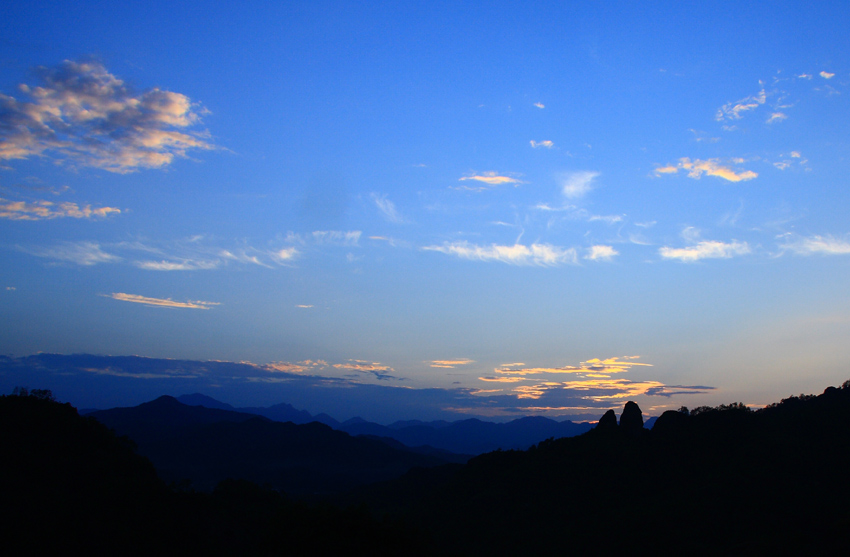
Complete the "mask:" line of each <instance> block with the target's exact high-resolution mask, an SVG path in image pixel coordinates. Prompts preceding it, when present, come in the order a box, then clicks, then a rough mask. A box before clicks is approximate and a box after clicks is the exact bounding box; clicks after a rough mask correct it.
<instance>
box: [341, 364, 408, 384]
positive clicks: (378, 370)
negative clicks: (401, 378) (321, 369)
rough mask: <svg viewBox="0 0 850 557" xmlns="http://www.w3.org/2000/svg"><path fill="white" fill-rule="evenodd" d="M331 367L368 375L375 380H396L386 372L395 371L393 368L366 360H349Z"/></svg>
mask: <svg viewBox="0 0 850 557" xmlns="http://www.w3.org/2000/svg"><path fill="white" fill-rule="evenodd" d="M333 367H335V368H337V369H350V370H352V371H357V372H360V373H368V374H372V375H374V376H375V378H377V379H379V380H381V381H386V380H388V379H398V377H395V376H393V375H390V374H389V373H387V372H390V371H395V370H394V369H393V368H391V367H390V366H387V365H383V364H381V363H380V362H369V361H367V360H349V361H348V362H347V363H344V364H333Z"/></svg>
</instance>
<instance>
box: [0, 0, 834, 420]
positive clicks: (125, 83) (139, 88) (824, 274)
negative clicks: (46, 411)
mask: <svg viewBox="0 0 850 557" xmlns="http://www.w3.org/2000/svg"><path fill="white" fill-rule="evenodd" d="M848 12H850V9H848V7H847V5H845V4H843V3H840V2H816V3H814V4H812V3H810V2H807V3H803V2H749V3H740V2H707V3H704V4H702V5H700V6H692V5H689V4H687V3H681V2H650V3H634V2H620V3H618V2H605V3H597V2H551V3H550V2H535V3H533V5H531V6H529V5H528V4H527V3H519V2H516V3H512V2H501V3H458V2H450V3H443V4H441V3H434V2H427V3H411V2H399V3H378V2H373V3H371V2H370V3H366V5H363V3H347V2H314V1H311V2H285V3H282V2H268V3H263V2H255V3H251V5H250V6H242V5H239V6H237V5H232V6H228V5H224V4H223V3H214V2H193V3H174V2H156V1H146V2H143V3H142V2H139V3H135V2H120V3H114V2H87V1H82V2H74V3H68V2H55V3H50V2H37V1H36V2H7V3H4V6H3V7H2V8H0V37H2V39H0V69H1V71H0V319H2V323H3V326H2V327H1V328H0V353H3V354H7V355H14V356H16V357H20V356H26V355H29V354H35V353H38V352H47V353H58V354H74V353H89V354H111V355H131V354H136V355H140V356H146V357H151V358H173V359H184V360H224V361H232V362H250V363H251V364H255V367H254V368H253V369H261V370H264V371H263V373H265V374H267V376H268V378H274V377H289V376H290V375H296V376H297V375H300V376H305V377H309V378H312V379H311V380H316V381H320V380H324V379H330V380H332V381H333V384H335V385H337V386H338V388H339V393H343V394H342V395H339V399H340V400H342V399H344V398H345V397H344V392H345V389H349V390H351V389H354V388H356V387H357V386H363V385H370V386H377V387H381V389H379V390H380V391H381V392H382V393H384V395H382V396H383V398H387V399H389V398H392V395H393V393H396V394H397V393H402V391H410V390H411V389H413V390H415V389H424V390H423V392H428V393H435V392H441V393H443V394H445V395H446V396H455V395H462V399H463V400H467V401H468V400H475V401H476V404H466V403H458V402H457V400H458V399H454V400H455V403H453V404H449V403H445V404H444V405H443V409H444V410H445V412H447V414H446V415H456V416H457V417H463V416H464V415H468V414H473V415H485V416H491V417H495V418H499V417H502V418H504V417H507V416H514V415H517V414H540V415H548V416H564V417H576V416H579V417H580V416H585V417H588V418H590V419H597V418H598V417H599V416H600V415H601V412H600V411H599V409H600V408H601V409H603V410H604V409H605V408H608V407H615V408H621V407H622V404H623V403H624V402H625V400H628V399H631V400H636V401H637V402H638V403H639V404H640V405H641V407H642V408H643V409H644V412H645V413H648V414H652V415H658V414H659V413H660V412H662V411H663V410H665V409H671V408H678V407H679V406H681V405H687V406H691V407H693V406H698V405H702V404H712V405H714V404H720V403H728V402H732V401H741V402H744V403H746V404H751V405H760V404H766V403H769V402H773V401H776V400H779V399H780V398H782V397H785V396H788V395H791V394H798V393H800V392H805V393H809V392H820V391H822V390H823V389H824V388H825V387H826V386H828V385H836V384H840V383H842V382H843V381H844V380H846V379H848V378H850V369H848V366H847V364H846V362H847V360H848V356H850V342H848V339H850V280H848V278H850V273H848V271H850V223H848V209H850V188H848V185H847V181H848V176H850V173H848V170H850V141H848V131H847V130H848V129H850V32H849V31H850V28H848V27H849V26H848V21H850V17H848V16H850V13H848ZM246 369H247V368H246ZM276 373H278V374H288V375H285V376H284V375H277V376H275V374H276ZM131 375H132V374H131ZM131 375H125V378H130V377H131ZM136 375H137V377H131V378H132V379H133V380H132V381H128V382H126V389H127V390H128V391H129V392H131V393H132V392H134V389H136V388H135V387H133V385H134V384H141V383H143V382H145V381H149V380H151V379H152V378H153V377H152V376H150V377H145V374H136ZM93 377H96V378H103V377H106V375H104V374H102V373H100V374H94V376H93ZM19 379H20V377H15V378H14V380H15V381H18V380H19ZM41 379H42V378H39V377H37V376H36V375H35V374H33V375H32V381H31V382H30V387H47V388H49V387H50V386H51V385H42V384H39V383H40V381H41ZM104 380H105V379H104ZM11 381H12V378H10V377H9V376H3V377H0V384H2V386H3V387H4V389H5V390H6V391H7V392H8V391H9V390H10V389H11V386H9V385H7V383H9V384H11ZM86 381H88V382H87V383H86V385H89V386H88V387H87V392H89V394H90V396H89V398H87V399H86V400H79V401H78V400H70V402H72V403H78V404H79V405H88V406H100V407H108V406H110V405H113V404H114V403H115V402H116V401H117V400H119V398H120V400H121V401H127V400H131V399H132V396H130V395H127V393H125V396H124V397H123V398H121V397H118V398H115V396H113V395H114V392H113V391H112V390H108V389H106V388H105V387H104V391H103V393H104V394H103V396H102V397H100V398H98V387H97V385H98V383H97V382H96V381H95V382H91V378H88V379H86ZM246 381H247V379H246ZM195 384H196V385H197V389H194V390H198V391H201V392H204V393H205V394H209V395H212V396H216V398H219V399H220V400H224V401H226V402H232V403H234V404H249V403H251V401H261V402H262V403H272V402H290V403H292V404H293V405H295V406H296V407H306V406H309V404H307V403H306V401H299V400H292V399H288V400H283V398H284V397H285V396H295V395H292V393H286V392H283V391H275V383H273V382H268V381H265V382H264V381H257V380H254V381H253V382H251V385H253V386H254V389H255V390H254V391H251V390H250V389H248V390H245V389H235V388H233V390H230V391H229V390H228V389H227V388H224V387H222V382H221V381H218V380H214V379H213V378H206V379H205V378H204V377H203V374H200V375H198V378H197V381H196V383H195ZM246 384H247V383H246ZM157 385H159V383H157ZM162 385H163V387H162V389H161V390H163V392H165V391H166V390H167V385H168V382H167V381H164V382H163V383H162ZM12 386H13V385H12ZM191 386H192V384H189V387H191ZM175 388H176V387H175ZM187 388H188V387H187ZM146 389H147V387H146ZM370 389H373V390H374V388H373V387H370ZM107 392H109V393H110V394H109V396H107V395H106V394H105V393H107ZM138 392H139V393H141V392H145V393H147V391H146V390H144V389H138ZM182 392H184V389H183V385H182V384H181V392H173V393H168V394H181V393H182ZM237 392H238V395H237ZM370 392H371V391H370ZM57 394H58V395H59V398H60V399H61V398H62V395H63V393H62V392H58V393H57ZM407 394H409V393H404V396H407ZM110 396H112V397H113V398H110ZM139 396H141V395H139ZM399 396H400V397H401V398H400V399H399V400H402V399H403V398H404V397H402V396H401V395H399ZM128 397H129V398H128ZM379 398H380V397H379ZM65 399H66V400H68V398H67V397H66V398H65ZM375 400H377V399H375ZM142 401H143V399H140V400H138V401H136V402H135V403H138V402H142ZM482 401H483V402H482ZM325 402H327V401H325ZM488 402H492V404H489V406H488ZM316 404H317V405H318V403H316ZM372 404H378V403H377V402H374V401H373V403H372ZM464 404H466V405H464ZM363 405H364V408H367V407H368V406H369V400H365V401H364V402H363ZM307 409H309V410H311V411H313V412H315V411H326V412H328V413H331V414H332V415H334V411H335V409H336V410H337V411H338V414H337V415H335V417H337V418H339V419H345V418H348V417H350V416H351V415H354V414H355V413H360V414H363V413H364V412H366V410H362V411H361V410H358V407H355V406H346V407H345V408H344V409H343V407H342V406H338V407H337V408H317V407H312V408H307ZM403 410H404V409H403V408H401V409H397V411H395V413H394V414H393V413H390V414H392V417H395V418H396V419H398V418H401V417H409V418H414V417H419V416H417V415H408V416H401V415H400V414H401V413H403ZM371 411H372V415H373V416H374V417H375V419H378V418H379V417H380V416H379V412H377V411H376V410H375V409H374V408H371ZM410 411H411V413H412V414H415V413H416V407H415V406H411V407H410ZM346 414H349V415H346ZM390 414H387V419H388V418H389V417H390ZM429 415H430V414H429ZM381 416H383V415H381Z"/></svg>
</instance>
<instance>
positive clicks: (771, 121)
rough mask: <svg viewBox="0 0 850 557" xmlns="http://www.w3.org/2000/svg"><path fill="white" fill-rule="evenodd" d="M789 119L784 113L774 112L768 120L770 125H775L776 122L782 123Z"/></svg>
mask: <svg viewBox="0 0 850 557" xmlns="http://www.w3.org/2000/svg"><path fill="white" fill-rule="evenodd" d="M786 118H788V116H787V115H786V114H785V113H783V112H774V113H773V114H771V115H770V118H768V119H767V123H768V124H775V123H776V122H781V121H783V120H785V119H786Z"/></svg>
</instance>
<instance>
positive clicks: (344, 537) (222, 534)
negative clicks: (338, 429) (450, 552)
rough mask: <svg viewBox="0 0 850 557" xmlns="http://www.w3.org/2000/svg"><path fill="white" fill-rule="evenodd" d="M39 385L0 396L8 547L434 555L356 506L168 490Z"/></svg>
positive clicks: (250, 487)
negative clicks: (29, 392)
mask: <svg viewBox="0 0 850 557" xmlns="http://www.w3.org/2000/svg"><path fill="white" fill-rule="evenodd" d="M34 392H35V393H36V394H35V395H22V396H17V395H13V396H2V397H0V454H2V458H0V494H2V496H0V524H2V531H3V534H4V535H3V539H2V542H0V547H2V550H3V554H4V555H66V554H69V555H75V554H79V555H195V554H198V555H278V554H285V555H295V556H307V555H309V556H316V555H319V556H326V555H327V556H330V555H333V556H336V555H356V554H359V553H362V549H363V548H368V552H369V555H380V556H391V555H392V556H394V555H411V554H413V555H432V554H433V551H432V550H430V549H429V545H428V541H427V539H424V538H423V537H422V535H421V534H420V533H418V532H417V531H415V530H414V529H412V528H409V527H407V526H404V525H403V524H400V523H398V522H389V521H381V522H379V521H377V520H375V519H374V518H372V517H371V516H370V515H369V514H368V513H367V512H366V511H365V510H364V509H362V508H360V509H357V508H351V509H345V510H340V509H336V508H334V507H331V506H329V505H323V506H321V507H310V506H307V505H304V504H303V503H299V502H293V501H289V500H288V499H287V498H286V497H285V496H283V495H281V494H280V493H277V492H275V491H272V490H269V489H267V488H263V487H260V486H257V485H256V484H251V483H249V482H246V481H244V480H226V481H223V482H221V483H220V484H219V485H218V486H217V487H216V489H215V490H214V491H213V492H212V494H203V493H194V492H182V491H177V492H175V491H172V490H169V489H168V488H167V487H166V486H165V484H164V483H163V482H162V481H161V480H159V479H158V478H157V477H156V473H155V472H154V467H153V465H152V464H151V463H150V462H149V461H148V460H147V459H145V458H143V457H140V456H138V455H136V454H134V453H133V450H132V447H131V443H130V442H129V441H127V440H126V439H121V438H119V437H116V435H115V433H114V432H112V431H110V430H109V429H108V428H106V426H104V425H103V424H101V423H99V422H98V421H97V420H95V419H93V418H89V417H81V416H79V415H78V414H77V412H76V410H75V409H74V408H73V407H71V406H70V405H69V404H60V403H58V402H55V401H53V400H52V399H51V398H50V397H49V396H43V395H46V394H47V395H49V392H46V391H34ZM149 410H150V409H149V408H148V411H149ZM253 420H255V421H256V422H257V423H259V424H262V425H269V424H272V422H268V421H266V420H263V419H261V418H256V417H254V418H253ZM229 425H241V424H237V423H234V422H230V424H229ZM290 425H291V424H290ZM317 425H318V424H317ZM320 427H322V426H320ZM341 435H344V434H341Z"/></svg>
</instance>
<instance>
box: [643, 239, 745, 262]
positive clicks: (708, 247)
mask: <svg viewBox="0 0 850 557" xmlns="http://www.w3.org/2000/svg"><path fill="white" fill-rule="evenodd" d="M658 253H659V254H660V255H661V257H663V258H664V259H678V260H679V261H685V262H688V263H690V262H693V261H699V260H700V259H729V258H730V257H734V256H736V255H746V254H748V253H750V246H749V245H747V243H746V242H739V241H737V240H732V242H731V243H728V244H727V243H724V242H717V241H707V240H706V241H702V242H699V243H697V244H696V245H695V246H691V247H688V248H671V247H667V246H665V247H662V248H660V249H659V250H658Z"/></svg>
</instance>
